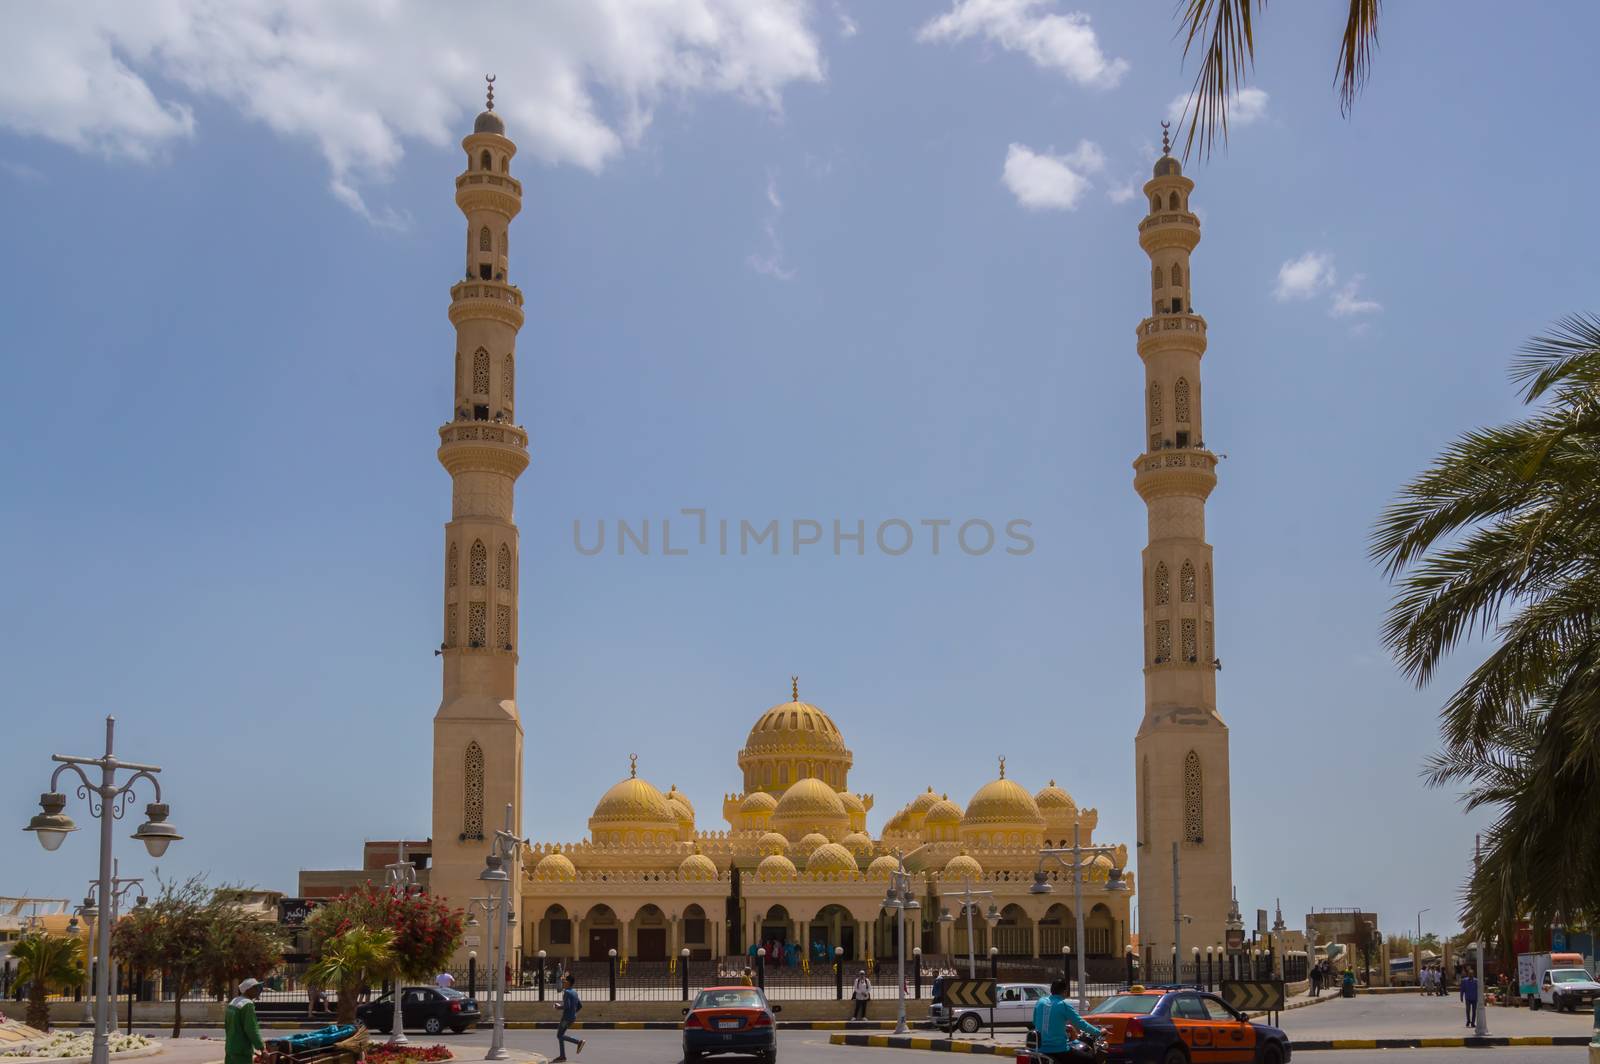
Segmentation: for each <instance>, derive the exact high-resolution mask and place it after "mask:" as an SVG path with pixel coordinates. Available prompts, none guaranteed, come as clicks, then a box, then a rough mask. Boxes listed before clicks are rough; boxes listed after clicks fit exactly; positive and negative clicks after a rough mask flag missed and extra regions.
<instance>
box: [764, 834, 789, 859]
mask: <svg viewBox="0 0 1600 1064" xmlns="http://www.w3.org/2000/svg"><path fill="white" fill-rule="evenodd" d="M788 849H789V840H788V839H786V838H784V837H783V836H782V835H779V834H778V833H777V832H776V831H769V832H767V833H766V834H765V835H763V836H761V838H759V839H757V840H756V851H757V852H758V853H761V854H765V855H766V856H768V857H771V856H772V855H773V854H778V855H780V856H781V855H782V854H784V853H786V852H787V851H788Z"/></svg>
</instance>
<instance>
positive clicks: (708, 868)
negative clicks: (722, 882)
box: [678, 851, 717, 880]
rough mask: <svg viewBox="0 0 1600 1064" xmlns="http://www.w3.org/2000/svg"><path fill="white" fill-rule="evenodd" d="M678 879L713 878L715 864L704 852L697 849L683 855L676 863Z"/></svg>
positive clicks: (715, 870)
mask: <svg viewBox="0 0 1600 1064" xmlns="http://www.w3.org/2000/svg"><path fill="white" fill-rule="evenodd" d="M678 877H679V878H680V879H694V880H713V879H716V878H717V866H716V864H715V863H714V862H713V861H712V860H711V858H709V857H707V856H706V855H705V854H703V853H700V852H698V851H696V852H694V853H691V854H690V855H689V856H687V857H685V858H684V859H683V861H682V862H681V863H680V864H679V865H678Z"/></svg>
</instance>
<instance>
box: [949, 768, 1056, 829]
mask: <svg viewBox="0 0 1600 1064" xmlns="http://www.w3.org/2000/svg"><path fill="white" fill-rule="evenodd" d="M961 822H962V824H963V826H965V825H968V824H977V825H987V824H1004V825H1007V826H1010V825H1013V824H1018V825H1023V824H1025V825H1028V826H1030V827H1036V828H1039V827H1043V826H1044V816H1043V815H1042V814H1041V813H1040V812H1039V805H1038V803H1036V802H1035V801H1034V800H1033V795H1031V794H1029V793H1028V792H1027V791H1026V790H1025V789H1024V788H1023V787H1022V786H1021V785H1020V784H1018V783H1017V781H1016V780H1008V779H1006V759H1005V758H1003V757H1002V758H1001V759H1000V778H999V779H996V780H992V781H990V782H989V783H985V784H984V785H983V786H982V787H979V788H978V793H977V794H974V795H973V796H972V801H970V802H968V803H967V812H966V814H965V815H964V816H963V817H962V818H961Z"/></svg>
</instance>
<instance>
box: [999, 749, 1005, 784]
mask: <svg viewBox="0 0 1600 1064" xmlns="http://www.w3.org/2000/svg"><path fill="white" fill-rule="evenodd" d="M1000 778H1001V779H1005V778H1006V755H1004V754H1001V755H1000Z"/></svg>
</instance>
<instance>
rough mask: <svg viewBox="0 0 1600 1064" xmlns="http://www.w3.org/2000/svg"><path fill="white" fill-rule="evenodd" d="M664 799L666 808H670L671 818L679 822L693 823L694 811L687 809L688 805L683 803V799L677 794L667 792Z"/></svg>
mask: <svg viewBox="0 0 1600 1064" xmlns="http://www.w3.org/2000/svg"><path fill="white" fill-rule="evenodd" d="M666 799H667V808H668V809H670V810H672V818H673V819H674V820H676V821H677V822H678V823H680V824H683V823H689V824H693V823H694V813H692V812H691V811H690V810H689V807H688V806H686V805H684V804H683V800H682V799H681V798H680V797H679V796H678V795H676V794H668V795H666Z"/></svg>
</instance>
